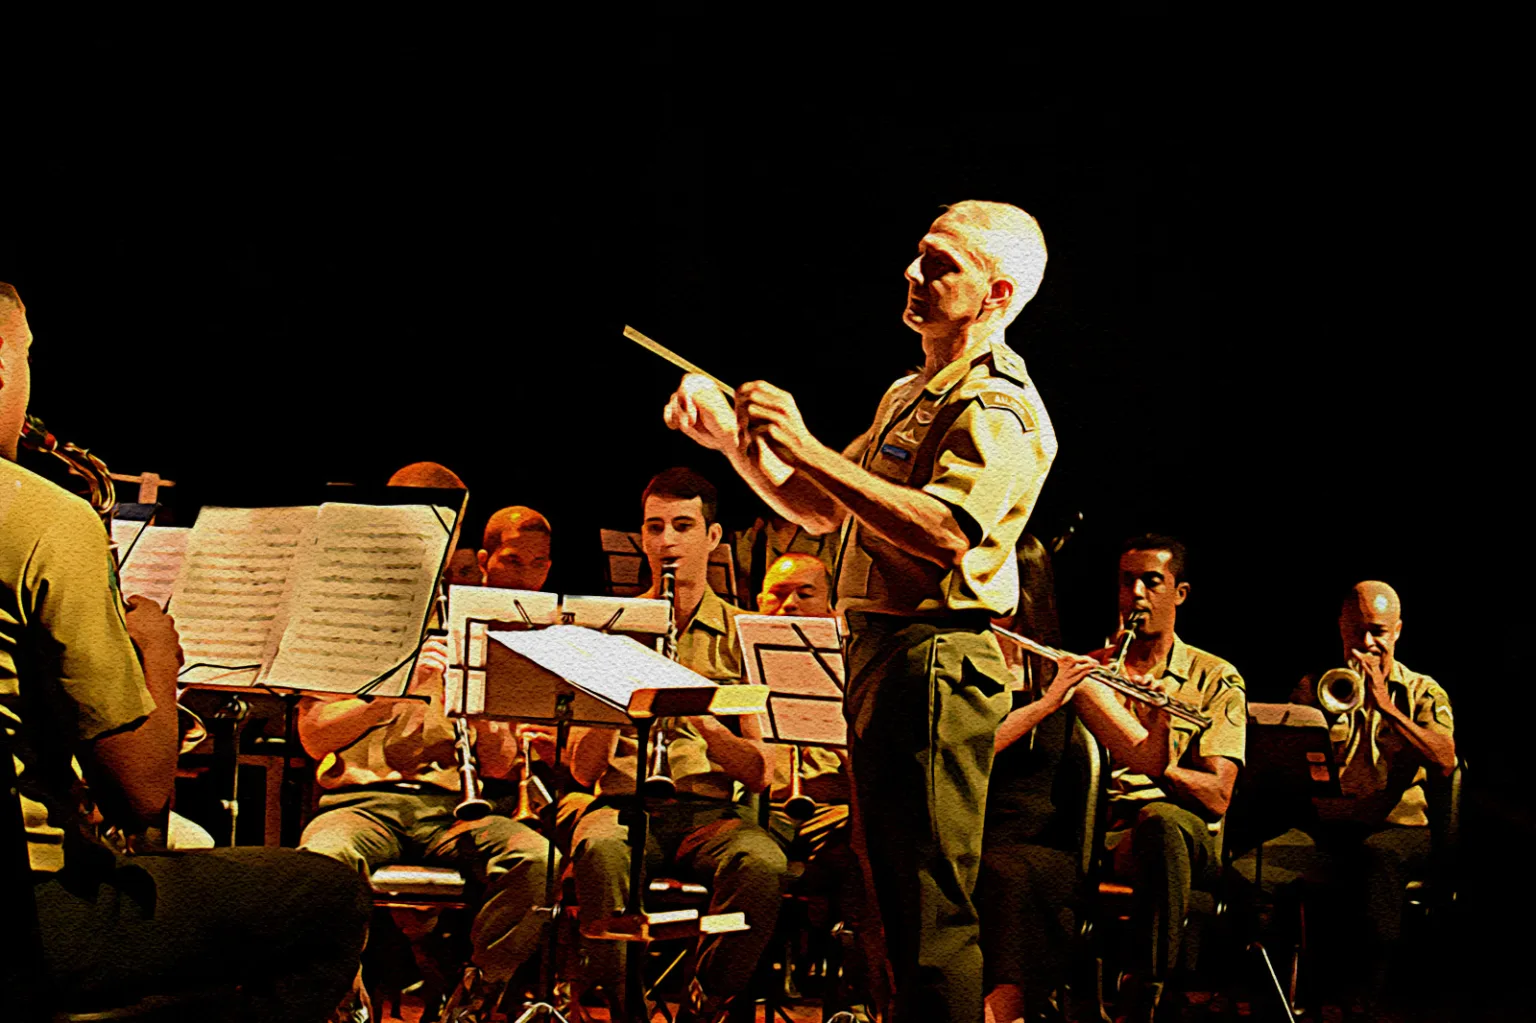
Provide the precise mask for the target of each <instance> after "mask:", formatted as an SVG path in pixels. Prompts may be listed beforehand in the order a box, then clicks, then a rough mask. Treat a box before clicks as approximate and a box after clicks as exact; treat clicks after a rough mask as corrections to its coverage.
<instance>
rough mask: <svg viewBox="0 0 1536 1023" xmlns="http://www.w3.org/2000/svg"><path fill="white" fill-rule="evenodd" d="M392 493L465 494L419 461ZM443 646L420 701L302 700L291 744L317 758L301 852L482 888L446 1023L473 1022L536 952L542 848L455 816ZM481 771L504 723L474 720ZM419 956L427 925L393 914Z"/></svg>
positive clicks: (457, 790)
mask: <svg viewBox="0 0 1536 1023" xmlns="http://www.w3.org/2000/svg"><path fill="white" fill-rule="evenodd" d="M389 482H390V485H391V486H432V487H443V488H452V489H462V488H463V486H464V484H463V482H462V481H460V480H459V478H458V476H456V475H454V474H453V473H452V472H450V471H449V470H448V469H446V468H444V467H443V466H440V465H437V464H435V463H431V462H422V463H416V464H414V465H410V466H407V467H406V468H404V469H402V470H400V471H399V472H397V473H396V474H395V475H394V476H393V477H392V478H391V479H390V481H389ZM447 664H448V650H447V644H446V642H445V641H444V640H442V639H438V638H432V639H428V640H427V641H426V643H425V644H423V647H422V650H421V654H420V656H419V658H418V660H417V664H416V669H415V671H414V673H413V674H412V677H411V681H410V684H409V690H408V691H409V693H410V694H411V695H417V696H424V697H426V698H427V699H426V701H425V702H422V701H416V700H371V701H370V700H366V699H361V698H358V697H351V696H337V697H306V698H305V699H304V700H303V701H302V702H301V703H300V705H299V741H300V742H301V743H302V744H303V746H304V750H305V752H307V753H308V754H309V755H310V756H312V757H314V758H315V759H316V760H318V761H320V768H319V771H318V774H317V780H318V782H319V786H320V789H321V790H322V795H321V796H320V812H319V814H317V815H316V816H315V818H314V819H313V820H312V821H310V822H309V825H308V826H307V827H306V828H305V829H304V834H303V838H302V840H301V842H300V848H303V849H307V850H309V851H311V852H317V853H321V854H323V855H326V856H330V857H331V858H333V859H336V860H340V861H341V862H342V863H345V864H347V865H348V866H350V867H352V868H353V869H354V870H356V871H357V872H358V873H360V874H361V875H362V876H363V877H365V878H366V877H367V876H369V874H371V873H372V872H373V871H374V870H375V869H377V868H378V867H381V866H384V865H386V864H390V863H400V862H413V863H422V864H430V865H442V866H450V867H455V868H457V869H459V870H460V871H461V872H463V873H464V874H465V875H466V876H471V877H474V878H475V879H476V880H478V881H480V882H482V883H483V885H484V891H485V900H484V902H483V903H482V904H481V906H480V909H479V910H478V912H477V913H476V914H475V920H474V925H473V927H472V929H471V931H470V939H471V943H472V944H473V946H474V950H473V953H472V956H471V963H472V967H473V968H472V970H471V972H470V974H469V976H468V977H467V978H466V979H465V982H464V983H463V984H461V985H460V986H459V987H458V988H456V989H455V990H454V993H453V1002H452V1007H453V1008H452V1013H451V1014H449V1015H447V1016H445V1018H446V1019H448V1020H450V1021H451V1023H458V1021H460V1020H474V1019H478V1018H480V1015H479V1014H480V1013H482V1012H483V1011H484V1010H485V1007H486V1004H487V1003H491V1004H494V1003H493V1001H492V1000H493V999H494V998H495V997H497V996H498V995H499V994H500V990H501V988H502V987H504V986H505V983H506V981H507V980H508V979H509V978H510V977H511V976H512V974H513V973H514V972H515V971H516V970H517V968H518V967H519V966H520V965H521V964H522V963H523V962H524V961H525V960H526V959H527V958H528V957H529V956H530V955H532V954H533V952H534V951H535V950H536V949H537V947H538V942H539V938H540V934H541V921H540V919H539V918H538V917H537V916H536V915H535V914H532V913H530V912H529V911H530V910H531V909H532V908H533V907H534V906H536V905H537V904H538V901H539V900H540V899H542V898H543V896H544V876H545V865H546V863H547V862H548V852H547V845H546V842H545V840H544V838H543V837H541V836H540V835H539V834H538V833H537V832H536V831H534V830H533V829H531V828H529V827H528V826H527V825H526V824H523V823H519V822H516V821H513V820H510V819H509V818H507V817H503V816H499V815H494V814H493V815H490V816H486V817H483V818H481V819H479V820H475V821H460V820H458V819H457V818H456V817H455V815H454V808H455V806H457V805H458V804H459V803H460V801H461V800H462V799H463V793H462V792H461V784H460V776H459V772H458V771H457V770H456V766H457V757H456V755H455V749H454V744H455V729H454V725H453V722H452V721H451V720H450V719H449V718H448V717H447V716H446V715H445V714H444V712H443V673H444V670H445V669H446V667H447ZM471 728H472V729H473V730H474V734H475V740H476V741H475V749H476V754H477V756H478V759H479V762H480V769H481V770H482V771H483V772H484V773H486V774H489V775H498V776H506V775H508V774H511V773H512V772H513V769H514V766H515V764H516V762H517V756H518V752H517V740H516V738H515V737H514V736H513V734H512V732H511V730H510V729H509V728H507V727H506V726H498V725H495V724H492V723H490V722H482V721H476V722H473V723H472V725H471ZM396 919H397V920H398V921H400V922H401V924H402V929H403V930H405V931H406V934H407V936H409V937H411V938H412V939H415V940H413V948H414V950H415V951H417V953H418V961H419V962H420V963H421V965H422V967H423V970H424V972H426V973H428V975H430V974H431V973H433V972H435V964H433V963H431V962H430V961H428V960H427V958H426V957H424V956H422V955H421V945H420V939H422V938H424V937H425V935H426V933H427V932H428V931H430V929H431V922H430V921H425V922H424V921H417V920H414V919H412V918H409V917H402V916H399V915H397V917H396Z"/></svg>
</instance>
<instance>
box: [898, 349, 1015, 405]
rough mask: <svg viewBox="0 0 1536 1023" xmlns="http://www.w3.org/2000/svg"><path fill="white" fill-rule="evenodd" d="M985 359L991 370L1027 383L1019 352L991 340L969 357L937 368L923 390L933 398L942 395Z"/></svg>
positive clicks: (1013, 379) (999, 374) (1010, 378)
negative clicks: (990, 363) (990, 364)
mask: <svg viewBox="0 0 1536 1023" xmlns="http://www.w3.org/2000/svg"><path fill="white" fill-rule="evenodd" d="M987 359H990V360H991V361H992V372H994V373H996V374H997V375H998V376H1001V377H1007V378H1008V379H1009V380H1012V381H1013V382H1014V383H1016V384H1019V385H1021V386H1023V385H1025V384H1027V383H1029V374H1028V373H1027V372H1026V371H1025V369H1024V360H1023V359H1021V358H1019V353H1018V352H1015V351H1014V350H1013V349H1012V348H1009V347H1008V345H1007V343H1006V342H1003V341H993V342H991V343H990V344H988V345H987V346H986V347H985V348H983V349H981V350H980V351H979V352H977V353H976V354H975V355H974V356H972V357H971V358H969V359H956V360H955V361H954V362H951V363H950V364H949V365H948V366H945V367H944V368H943V369H941V370H939V371H938V372H937V373H935V374H934V375H933V379H932V380H930V381H928V383H927V384H926V385H925V386H924V387H923V390H924V391H926V392H927V393H928V394H930V395H932V396H933V397H935V398H939V397H943V396H944V395H945V394H947V393H949V391H951V390H952V389H953V388H954V387H955V385H956V384H958V383H960V381H962V380H964V379H965V378H966V376H967V375H968V374H969V373H970V372H971V370H972V369H975V368H976V366H978V365H980V364H981V363H982V362H983V361H984V360H987Z"/></svg>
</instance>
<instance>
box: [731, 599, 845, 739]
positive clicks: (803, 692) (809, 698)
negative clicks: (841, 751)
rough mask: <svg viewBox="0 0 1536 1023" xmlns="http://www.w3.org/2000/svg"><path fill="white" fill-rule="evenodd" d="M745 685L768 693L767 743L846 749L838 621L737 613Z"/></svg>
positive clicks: (842, 665)
mask: <svg viewBox="0 0 1536 1023" xmlns="http://www.w3.org/2000/svg"><path fill="white" fill-rule="evenodd" d="M735 621H736V635H737V636H738V637H739V638H740V641H741V655H742V660H743V661H744V662H745V664H746V669H747V682H748V683H749V684H752V685H760V686H766V687H767V689H768V729H767V731H766V733H765V734H764V736H763V740H764V741H765V742H770V743H778V744H781V745H794V746H847V745H848V726H847V722H846V721H845V720H844V718H843V689H844V686H845V685H846V675H847V668H846V666H845V664H844V658H843V635H842V630H841V628H840V626H839V623H838V620H837V619H836V618H810V617H798V616H792V615H737V616H736V619H735Z"/></svg>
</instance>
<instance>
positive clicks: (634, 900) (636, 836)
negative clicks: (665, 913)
mask: <svg viewBox="0 0 1536 1023" xmlns="http://www.w3.org/2000/svg"><path fill="white" fill-rule="evenodd" d="M654 723H655V719H654V718H649V717H645V718H639V719H637V720H636V721H635V731H636V733H637V734H636V742H635V794H634V796H633V797H632V800H633V801H632V802H631V804H630V821H629V895H628V896H627V897H626V898H625V900H624V914H625V915H626V916H628V917H630V918H631V919H635V918H637V917H639V916H640V914H642V913H644V912H645V848H646V845H647V844H648V843H649V842H650V820H651V819H650V814H649V813H648V812H647V811H646V806H645V786H644V779H645V765H646V764H647V763H648V762H649V759H650V758H649V753H650V745H651V731H652V726H653V725H654ZM632 944H635V945H638V946H639V948H638V949H635V948H626V949H625V950H624V1000H625V1001H626V1002H627V1003H628V1004H626V1005H625V1006H624V1009H625V1011H626V1012H628V1013H629V1014H630V1017H631V1018H633V1019H643V1020H649V1019H650V1018H651V1014H650V1010H649V1008H648V1007H647V1006H646V1004H645V951H646V948H647V945H646V943H645V942H633V943H632Z"/></svg>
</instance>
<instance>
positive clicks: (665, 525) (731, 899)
mask: <svg viewBox="0 0 1536 1023" xmlns="http://www.w3.org/2000/svg"><path fill="white" fill-rule="evenodd" d="M641 508H642V517H643V523H642V527H641V536H642V548H643V550H644V553H645V556H646V558H647V560H648V561H649V562H650V568H651V578H652V579H653V580H657V582H655V583H653V584H652V589H651V590H650V591H649V592H648V593H647V594H645V595H646V596H649V597H656V596H657V595H658V594H659V592H660V591H659V586H660V583H659V580H660V579H661V570H662V567H663V565H664V564H670V565H671V566H673V567H674V569H675V572H676V577H675V578H676V583H675V586H676V588H675V604H674V606H675V609H676V611H675V618H674V620H675V623H676V628H677V635H678V639H677V657H678V661H679V662H680V663H682V664H683V665H685V666H687V667H689V668H691V669H693V670H694V671H696V672H698V673H699V674H701V675H703V676H705V677H706V678H710V679H714V680H716V681H718V682H722V683H735V682H738V681H740V679H741V674H742V665H741V651H740V647H739V644H738V641H737V637H736V630H735V629H734V628H733V626H732V620H733V618H734V617H735V615H736V614H737V613H738V610H737V609H736V608H734V607H732V606H731V605H729V604H727V603H725V602H724V601H723V600H721V599H720V598H719V597H718V596H717V595H716V594H715V593H714V592H713V591H712V590H711V589H710V588H709V583H708V564H709V554H710V551H712V550H714V548H715V547H716V546H717V545H718V544H719V542H720V531H721V530H720V525H719V523H718V522H717V521H716V517H715V513H716V497H715V488H714V486H713V485H711V484H710V483H709V481H708V480H705V479H704V478H703V477H701V476H699V475H698V474H697V473H694V472H692V471H690V470H688V469H669V470H667V471H666V472H663V473H661V474H660V475H659V476H657V477H656V478H655V479H653V480H651V482H650V484H649V485H648V486H647V487H646V488H645V493H644V494H643V496H642V498H641ZM737 720H739V722H740V723H739V728H740V734H738V733H737V731H736V730H735V728H734V727H733V726H735V724H736V722H735V721H733V722H730V723H727V722H725V721H721V720H717V719H715V718H713V717H708V716H706V717H693V718H678V719H663V721H662V723H661V728H660V730H661V731H662V732H663V733H664V734H665V736H666V738H667V740H668V746H667V761H668V767H669V769H670V776H671V778H672V780H673V782H674V784H675V785H676V787H677V797H676V799H675V800H673V801H671V802H669V803H665V804H661V805H658V806H656V807H655V808H654V813H653V815H652V824H651V831H650V846H649V848H648V850H647V872H648V873H649V874H650V875H652V876H654V874H655V872H656V871H657V870H664V871H665V872H667V873H669V874H675V875H676V876H679V877H680V878H682V879H684V880H691V881H696V882H698V883H702V884H704V885H707V886H708V887H709V890H710V900H709V907H708V910H707V912H709V913H731V912H744V913H745V914H746V922H747V925H748V927H749V928H750V930H747V931H744V932H738V933H731V934H723V935H717V936H713V937H709V938H707V939H702V944H701V947H700V949H699V955H698V972H697V977H696V978H695V981H694V983H693V984H692V985H690V989H689V992H688V998H687V1000H686V1002H685V1004H684V1005H683V1007H682V1009H681V1010H680V1013H679V1016H678V1019H679V1020H685V1021H689V1023H693V1021H699V1020H708V1021H711V1023H713V1021H715V1020H718V1019H719V1018H720V1017H721V1016H722V1015H723V1013H724V1012H725V1010H726V1007H727V1005H728V1004H729V1002H730V999H731V998H732V997H733V996H735V995H736V994H738V993H740V992H741V990H742V989H743V988H744V987H745V986H746V984H747V981H748V980H749V979H750V978H751V976H752V973H753V971H754V970H755V968H756V966H757V960H758V957H759V956H760V955H761V954H762V951H763V948H764V946H766V945H767V943H768V939H769V938H770V937H771V936H772V934H773V927H774V922H775V921H776V920H777V918H778V913H779V900H780V899H781V898H782V895H783V878H784V872H785V868H786V862H785V858H784V853H783V851H782V850H781V849H780V848H779V846H778V843H777V842H775V841H774V839H773V837H772V836H771V835H769V834H768V833H767V832H765V831H764V830H763V829H762V828H760V827H759V826H758V825H757V821H756V815H755V813H754V812H753V811H752V810H751V808H750V805H749V804H748V803H746V802H745V801H744V796H745V794H746V793H747V792H761V791H763V790H764V789H766V788H767V787H768V784H769V782H770V780H771V778H772V768H773V760H772V756H771V754H770V753H769V752H768V749H767V747H766V744H765V743H764V742H763V741H762V733H761V729H760V727H759V724H758V720H757V718H756V717H755V716H746V717H742V718H740V719H737ZM635 747H636V743H635V740H634V739H633V738H630V737H623V738H620V736H619V733H618V732H616V731H614V730H611V729H593V730H592V731H590V732H588V733H587V734H586V735H585V736H583V737H582V739H581V740H580V741H579V742H578V743H577V745H576V750H575V752H574V754H573V755H572V768H571V770H572V774H573V775H574V776H575V778H576V780H577V781H578V782H579V783H581V784H583V785H591V786H595V788H596V792H597V801H596V802H595V803H593V805H592V807H591V809H589V810H588V811H587V813H586V814H585V815H584V816H583V817H582V818H581V821H580V823H579V824H577V826H576V833H575V836H574V839H573V853H572V861H573V864H574V872H575V876H576V892H577V897H578V901H579V903H580V905H581V920H582V926H583V927H587V926H589V925H591V924H594V923H596V922H598V921H601V920H604V919H607V918H609V917H612V916H613V915H615V914H617V913H619V912H621V911H622V910H623V908H624V906H625V901H626V896H627V894H628V886H629V864H630V848H629V843H628V834H629V830H628V828H627V827H626V826H625V825H624V824H622V823H620V820H619V808H618V805H617V803H618V799H619V798H620V797H626V796H629V795H631V794H632V793H633V792H634V785H635V777H634V774H635ZM625 952H626V944H625V943H621V942H612V941H592V942H590V947H589V952H588V959H587V969H586V972H585V975H584V976H583V977H582V978H580V981H581V985H582V986H591V985H597V984H601V985H602V986H603V988H604V991H605V993H606V995H607V1001H608V1005H609V1011H610V1013H611V1014H612V1018H614V1019H626V1018H628V1017H627V1016H626V1015H625V1007H626V1006H627V1004H628V1003H627V1002H626V995H627V992H626V991H625V986H624V980H625V977H624V957H625Z"/></svg>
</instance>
